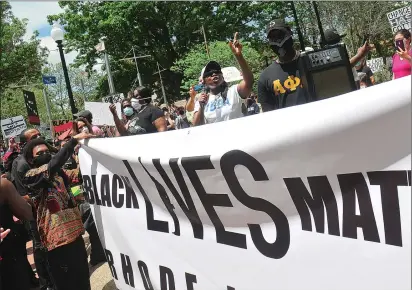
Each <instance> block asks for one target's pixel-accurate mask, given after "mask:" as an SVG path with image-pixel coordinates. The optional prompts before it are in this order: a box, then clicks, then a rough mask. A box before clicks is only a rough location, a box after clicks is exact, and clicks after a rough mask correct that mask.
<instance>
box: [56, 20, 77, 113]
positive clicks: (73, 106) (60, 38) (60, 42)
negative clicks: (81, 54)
mask: <svg viewBox="0 0 412 290" xmlns="http://www.w3.org/2000/svg"><path fill="white" fill-rule="evenodd" d="M51 37H52V38H53V40H54V41H56V43H57V47H58V48H59V52H60V59H61V62H62V67H63V73H64V80H65V81H66V88H67V95H68V96H69V103H70V108H71V111H72V115H74V114H76V113H77V109H76V104H75V103H74V98H73V92H72V87H71V85H70V79H69V73H68V71H67V66H66V59H65V58H64V52H63V38H64V32H63V29H62V28H61V27H60V25H59V24H57V23H54V24H53V28H52V30H51Z"/></svg>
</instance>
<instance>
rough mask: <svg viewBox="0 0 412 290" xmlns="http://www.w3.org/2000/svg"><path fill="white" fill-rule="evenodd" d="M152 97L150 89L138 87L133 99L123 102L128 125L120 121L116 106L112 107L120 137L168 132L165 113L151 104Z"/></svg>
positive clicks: (123, 110)
mask: <svg viewBox="0 0 412 290" xmlns="http://www.w3.org/2000/svg"><path fill="white" fill-rule="evenodd" d="M151 95H152V94H151V91H150V89H148V88H146V87H138V88H136V89H135V90H134V97H133V98H132V99H124V100H122V103H121V107H122V112H123V114H124V116H125V117H126V124H124V123H122V121H121V120H120V119H119V116H118V115H117V111H116V106H115V105H114V104H112V105H110V111H111V113H112V114H113V119H114V123H115V124H116V128H117V131H118V133H119V135H120V136H130V135H138V134H146V133H154V132H163V131H167V126H166V119H165V117H164V114H163V111H162V110H160V109H159V108H157V107H155V106H153V105H151V104H150V103H151V100H152V96H151Z"/></svg>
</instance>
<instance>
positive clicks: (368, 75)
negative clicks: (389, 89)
mask: <svg viewBox="0 0 412 290" xmlns="http://www.w3.org/2000/svg"><path fill="white" fill-rule="evenodd" d="M356 71H357V72H358V73H360V72H363V73H365V74H366V83H367V85H368V86H372V85H373V84H372V81H371V77H372V76H373V72H372V70H371V68H370V67H368V66H367V65H365V66H364V67H363V68H361V69H357V70H356Z"/></svg>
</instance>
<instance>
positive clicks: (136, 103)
mask: <svg viewBox="0 0 412 290" xmlns="http://www.w3.org/2000/svg"><path fill="white" fill-rule="evenodd" d="M131 105H132V108H133V109H135V110H136V111H137V112H139V111H140V109H141V108H142V104H140V103H139V100H138V99H135V98H132V100H131Z"/></svg>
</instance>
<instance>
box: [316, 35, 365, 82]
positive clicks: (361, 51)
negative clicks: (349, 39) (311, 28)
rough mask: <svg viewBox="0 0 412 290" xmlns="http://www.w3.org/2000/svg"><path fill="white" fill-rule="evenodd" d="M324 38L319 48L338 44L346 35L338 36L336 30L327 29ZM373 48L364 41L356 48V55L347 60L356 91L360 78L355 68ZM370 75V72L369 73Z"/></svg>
mask: <svg viewBox="0 0 412 290" xmlns="http://www.w3.org/2000/svg"><path fill="white" fill-rule="evenodd" d="M324 36H325V43H322V42H321V46H322V47H323V46H333V45H336V44H338V43H340V42H342V39H343V38H344V37H345V36H346V34H342V35H340V34H339V33H338V32H337V31H336V29H327V30H325V32H324ZM372 48H373V46H371V45H369V43H368V41H367V40H366V41H365V43H364V44H363V46H362V47H360V48H358V51H357V53H356V54H355V55H354V56H353V57H352V58H351V59H350V60H349V61H350V65H351V67H352V73H353V79H354V80H355V83H356V86H357V87H358V89H359V88H360V78H359V76H358V72H357V71H356V69H355V66H356V64H357V63H358V62H360V61H361V60H362V59H365V58H366V56H367V54H368V52H369V51H370V50H371V49H372ZM371 73H372V72H371Z"/></svg>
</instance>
